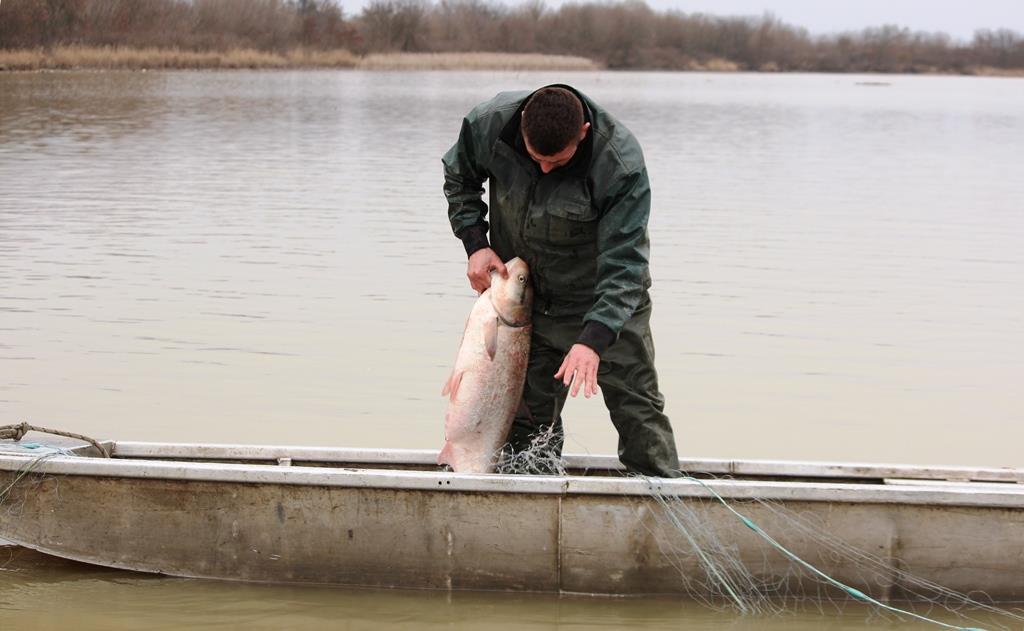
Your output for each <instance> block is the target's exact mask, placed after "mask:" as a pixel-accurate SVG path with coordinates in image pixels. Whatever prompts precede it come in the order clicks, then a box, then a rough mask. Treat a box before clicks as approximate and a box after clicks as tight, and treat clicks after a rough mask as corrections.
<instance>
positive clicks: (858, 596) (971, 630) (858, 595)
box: [645, 475, 985, 631]
mask: <svg viewBox="0 0 1024 631" xmlns="http://www.w3.org/2000/svg"><path fill="white" fill-rule="evenodd" d="M645 479H646V478H645ZM678 479H681V480H686V481H688V482H696V483H697V484H699V485H701V486H702V487H704V488H705V489H707V490H708V492H709V493H711V495H712V496H714V498H715V499H716V500H718V501H719V502H720V503H721V504H722V506H724V507H725V508H726V509H727V510H728V511H729V512H730V513H732V514H733V515H735V516H736V517H737V518H738V519H739V520H740V522H741V523H742V524H743V525H744V526H746V527H747V528H749V529H750V530H752V531H754V533H756V534H757V535H758V536H759V537H761V538H762V539H764V541H766V542H767V543H768V544H769V545H770V546H771V547H773V548H775V549H776V550H777V551H779V552H780V553H781V554H782V555H783V556H785V557H787V558H788V559H790V560H791V561H793V562H795V563H797V564H798V565H800V566H801V567H803V568H804V569H806V570H807V571H809V572H811V573H812V574H814V575H815V576H817V577H819V578H820V579H821V580H823V581H825V582H826V583H828V584H830V585H832V586H834V587H837V588H839V589H841V590H842V591H844V592H846V593H847V594H849V595H850V596H851V597H853V598H854V599H855V600H859V601H861V602H864V603H868V604H870V605H874V606H876V607H879V608H881V609H884V610H886V611H890V612H892V613H895V614H898V615H904V616H909V617H911V618H914V619H917V620H920V621H922V622H928V623H931V624H934V625H938V626H940V627H942V628H945V629H954V630H956V631H985V630H984V629H981V628H979V627H961V626H957V625H953V624H947V623H945V622H942V621H939V620H935V619H932V618H928V617H925V616H922V615H920V614H916V613H914V612H912V611H907V610H905V609H899V608H897V607H893V606H892V605H887V604H885V603H883V602H881V601H880V600H877V599H875V598H872V597H871V596H868V595H867V594H865V593H864V592H862V591H860V590H859V589H856V588H854V587H851V586H849V585H847V584H845V583H842V582H840V581H838V580H836V579H834V578H832V577H831V576H829V575H828V574H825V573H824V572H822V571H821V570H819V569H818V568H816V567H815V566H813V565H811V564H810V563H808V562H807V561H805V560H803V559H802V558H800V557H799V556H797V555H796V554H795V553H793V552H792V551H790V550H789V549H787V548H786V547H785V546H783V545H782V544H781V543H779V542H778V541H776V540H775V538H774V537H772V536H771V535H769V534H768V533H767V532H765V531H764V530H762V529H761V527H760V526H758V525H757V524H756V523H755V522H754V521H753V520H752V519H750V518H749V517H747V516H746V515H744V514H742V513H740V512H739V511H737V510H736V509H735V508H733V507H732V505H731V504H730V503H729V502H727V501H726V500H725V498H723V497H722V496H721V495H719V494H718V492H717V491H715V489H713V488H712V487H711V486H710V485H708V484H707V483H705V482H704V481H703V480H700V479H698V478H694V477H692V476H688V475H684V476H682V477H681V478H678ZM646 480H647V483H648V485H649V486H650V487H651V491H652V495H654V497H655V498H657V499H663V498H662V497H661V495H660V493H658V492H656V489H655V486H654V483H653V481H652V480H650V479H646ZM726 587H727V588H728V587H729V585H728V582H726ZM729 593H730V595H733V596H734V597H735V595H734V594H733V591H732V590H731V589H729ZM737 602H738V603H739V604H740V607H741V609H745V607H743V603H742V601H741V600H739V599H738V598H737Z"/></svg>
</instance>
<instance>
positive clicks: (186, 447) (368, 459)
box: [113, 441, 1024, 484]
mask: <svg viewBox="0 0 1024 631" xmlns="http://www.w3.org/2000/svg"><path fill="white" fill-rule="evenodd" d="M437 453H438V452H437V451H436V450H433V449H361V448H351V447H308V446H278V445H244V444H203V443H162V442H143V441H118V442H116V443H113V455H114V456H115V457H119V458H140V457H143V458H145V457H153V458H179V459H195V460H203V459H207V460H272V461H276V460H277V459H278V458H291V459H292V460H293V461H300V460H301V461H307V462H324V463H352V464H404V465H434V464H435V463H436V462H437ZM565 461H566V467H567V468H569V469H583V470H609V471H623V470H624V467H623V466H622V463H621V462H619V459H618V458H617V457H616V456H610V455H590V454H566V455H565ZM679 468H680V469H681V470H682V471H689V472H697V473H702V474H710V475H746V476H780V477H810V478H815V477H821V478H852V479H872V480H882V479H886V478H890V479H900V478H906V479H921V480H948V481H956V482H968V481H970V482H1018V483H1022V484H1024V469H1020V468H1012V467H1004V468H998V467H968V466H922V465H908V464H886V463H878V464H873V463H858V462H849V463H845V462H844V463H834V462H820V461H805V460H729V459H721V458H692V459H682V458H681V459H680V460H679Z"/></svg>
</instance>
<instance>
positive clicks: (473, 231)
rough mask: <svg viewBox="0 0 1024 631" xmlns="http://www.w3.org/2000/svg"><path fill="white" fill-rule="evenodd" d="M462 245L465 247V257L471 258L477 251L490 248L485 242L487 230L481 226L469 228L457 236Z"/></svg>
mask: <svg viewBox="0 0 1024 631" xmlns="http://www.w3.org/2000/svg"><path fill="white" fill-rule="evenodd" d="M459 238H460V239H462V245H464V246H466V256H467V257H469V256H473V253H474V252H476V251H477V250H482V249H484V248H489V247H491V244H490V243H488V242H487V228H485V227H483V226H470V227H468V228H466V229H465V230H463V231H462V234H460V235H459Z"/></svg>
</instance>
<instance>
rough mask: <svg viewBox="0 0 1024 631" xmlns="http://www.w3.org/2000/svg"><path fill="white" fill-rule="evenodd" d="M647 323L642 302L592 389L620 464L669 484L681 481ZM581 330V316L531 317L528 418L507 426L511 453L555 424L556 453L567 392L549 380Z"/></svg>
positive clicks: (607, 355) (607, 356)
mask: <svg viewBox="0 0 1024 631" xmlns="http://www.w3.org/2000/svg"><path fill="white" fill-rule="evenodd" d="M650 321H651V301H650V299H649V298H646V297H645V299H644V301H643V302H642V303H641V304H640V307H639V308H638V309H637V310H636V312H635V313H634V314H633V317H632V318H630V319H629V321H627V322H626V325H625V326H624V327H623V328H622V331H621V332H620V333H619V338H618V340H616V341H615V343H614V344H612V345H611V346H609V347H608V349H607V350H606V351H605V352H604V354H603V355H602V356H601V365H600V367H599V369H598V373H597V383H598V385H599V386H601V394H602V395H603V396H604V401H605V405H607V406H608V412H609V414H610V415H611V419H612V424H614V425H615V429H616V430H617V431H618V433H619V460H621V461H622V464H623V465H625V467H626V468H627V469H628V470H629V471H632V472H634V473H642V474H645V475H651V476H660V477H666V478H674V477H678V476H679V475H680V473H679V457H678V456H677V455H676V445H675V439H674V437H673V434H672V426H671V425H670V424H669V420H668V417H667V416H665V414H664V411H663V410H664V409H665V398H664V397H663V396H662V395H661V392H659V391H658V374H657V372H656V371H655V369H654V340H653V338H652V337H651V327H650ZM582 326H583V323H582V322H581V321H580V316H561V317H552V316H546V315H544V314H542V313H537V312H534V314H533V339H532V343H531V346H530V364H529V367H528V369H527V373H526V387H525V388H524V391H523V401H524V403H525V404H526V407H527V408H528V409H529V412H530V414H529V416H525V415H522V414H520V415H517V416H516V419H515V421H514V422H513V424H512V429H511V431H510V432H509V438H508V440H509V444H510V445H511V447H512V449H513V450H515V451H517V452H518V451H523V450H525V449H526V448H528V447H529V445H530V440H531V438H532V437H534V436H536V435H538V434H540V433H542V432H544V431H545V430H547V429H548V428H549V427H550V425H551V424H552V422H554V424H555V428H554V430H555V431H554V435H555V436H556V439H555V440H552V441H551V442H550V443H549V444H550V445H552V447H553V448H554V449H557V451H558V452H559V453H561V451H562V442H563V441H562V436H563V433H562V406H563V405H565V399H566V397H567V396H568V390H567V389H566V388H565V386H563V385H562V382H561V381H556V380H555V379H554V374H555V373H556V372H557V371H558V367H559V366H561V364H562V360H563V359H564V358H565V354H566V353H568V352H569V349H570V348H571V347H572V345H573V344H575V343H576V339H577V338H578V337H579V334H580V329H581V328H582ZM581 391H582V390H581ZM556 407H557V411H556Z"/></svg>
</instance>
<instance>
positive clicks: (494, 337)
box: [484, 318, 498, 361]
mask: <svg viewBox="0 0 1024 631" xmlns="http://www.w3.org/2000/svg"><path fill="white" fill-rule="evenodd" d="M484 348H485V349H486V350H487V359H490V360H491V361H494V355H495V354H496V353H497V352H498V318H494V319H493V320H491V321H489V322H488V323H487V324H486V325H484Z"/></svg>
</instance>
